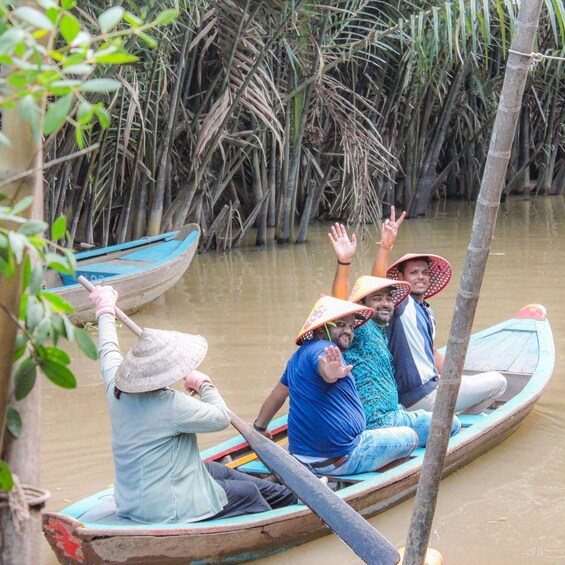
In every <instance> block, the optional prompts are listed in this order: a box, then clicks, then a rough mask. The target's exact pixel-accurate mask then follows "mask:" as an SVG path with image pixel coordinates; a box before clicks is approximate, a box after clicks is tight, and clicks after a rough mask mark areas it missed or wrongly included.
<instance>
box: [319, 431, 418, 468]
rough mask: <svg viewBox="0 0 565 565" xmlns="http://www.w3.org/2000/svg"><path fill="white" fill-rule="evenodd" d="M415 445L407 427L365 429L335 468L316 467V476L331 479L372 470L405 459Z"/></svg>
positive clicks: (415, 438) (414, 433)
mask: <svg viewBox="0 0 565 565" xmlns="http://www.w3.org/2000/svg"><path fill="white" fill-rule="evenodd" d="M417 444H418V436H417V435H416V432H414V430H412V429H411V428H406V427H397V428H379V429H378V430H365V431H364V432H363V433H362V434H361V435H360V436H359V443H358V444H357V446H356V447H355V449H354V450H353V451H352V452H351V453H349V454H348V455H347V457H346V459H345V461H344V462H343V463H342V464H341V465H339V467H335V466H334V465H328V466H327V467H318V468H316V469H315V472H316V473H317V474H318V475H329V476H335V475H355V474H357V473H368V472H370V471H376V470H377V469H379V468H381V467H384V466H385V465H388V463H390V462H392V461H395V460H396V459H401V458H403V457H408V455H410V453H412V451H413V450H414V448H415V447H416V445H417Z"/></svg>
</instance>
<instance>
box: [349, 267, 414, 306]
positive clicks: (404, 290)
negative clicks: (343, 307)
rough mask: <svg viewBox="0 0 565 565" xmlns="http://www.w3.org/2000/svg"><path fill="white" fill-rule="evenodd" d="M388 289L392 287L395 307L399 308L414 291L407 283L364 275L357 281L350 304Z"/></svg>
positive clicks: (350, 296)
mask: <svg viewBox="0 0 565 565" xmlns="http://www.w3.org/2000/svg"><path fill="white" fill-rule="evenodd" d="M388 287H391V293H392V298H393V300H394V305H395V306H398V305H399V304H400V303H401V302H402V301H403V300H404V299H405V298H406V297H407V296H408V295H409V294H410V290H411V289H412V287H411V286H410V283H409V282H406V281H393V280H391V279H383V278H381V277H371V276H369V275H363V276H361V277H359V278H358V279H357V280H356V281H355V285H354V286H353V289H352V290H351V294H350V295H349V298H348V300H349V301H350V302H359V300H361V299H362V298H365V296H368V295H369V294H372V293H373V292H377V291H379V290H383V289H385V288H388Z"/></svg>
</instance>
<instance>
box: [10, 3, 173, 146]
mask: <svg viewBox="0 0 565 565" xmlns="http://www.w3.org/2000/svg"><path fill="white" fill-rule="evenodd" d="M75 4H76V2H75V0H62V1H61V3H60V4H59V2H57V1H53V0H44V1H43V2H39V3H38V5H37V7H31V6H19V7H16V8H15V9H13V10H11V11H10V10H9V6H10V5H6V6H4V3H3V4H2V6H3V7H2V13H3V16H4V18H3V19H2V22H0V24H3V25H0V64H2V66H3V69H4V70H5V72H4V74H3V76H4V77H5V79H4V80H2V84H1V85H0V108H1V109H6V110H9V109H12V108H17V109H18V112H19V114H20V116H21V117H22V118H23V119H24V120H26V121H27V122H28V123H29V124H30V126H31V129H32V132H33V135H34V137H35V139H36V141H37V142H38V143H39V142H40V141H41V134H43V135H45V136H47V135H51V134H53V133H56V132H57V131H58V130H59V129H60V128H61V127H62V126H63V125H64V124H65V122H67V121H68V122H70V123H71V124H72V125H73V126H74V129H75V134H76V139H77V143H78V145H79V147H81V148H82V147H83V146H84V144H85V133H84V132H85V131H86V130H89V129H91V128H92V126H93V125H94V124H95V122H96V120H97V121H98V124H99V125H100V127H102V128H107V127H108V125H109V121H110V120H109V117H108V112H107V110H106V108H105V104H107V103H108V98H105V99H104V95H108V94H111V93H113V92H115V91H116V90H117V89H119V88H120V86H121V85H120V83H119V82H118V81H116V80H114V79H112V78H106V77H105V76H104V75H106V74H108V70H107V69H106V68H105V69H104V71H103V72H102V73H101V74H102V77H95V74H94V73H95V72H96V69H97V67H98V66H99V65H105V66H107V65H114V66H115V65H125V64H129V63H135V62H137V61H138V57H137V56H136V55H133V54H131V53H129V52H128V51H127V49H126V48H125V47H124V38H127V37H131V36H136V37H138V38H139V39H141V40H142V41H144V42H145V43H147V44H148V45H149V46H151V47H154V46H155V45H157V42H156V40H155V39H154V38H152V37H151V36H149V35H148V34H147V33H146V32H147V31H148V30H150V29H152V28H155V27H157V26H162V25H167V24H169V23H171V22H172V21H173V20H174V19H175V18H176V17H177V15H178V12H177V10H175V9H170V10H164V11H162V12H160V13H159V14H157V16H156V17H155V19H154V20H152V21H150V22H144V21H143V20H142V19H140V18H139V17H138V16H136V15H135V14H133V13H131V12H128V11H127V10H126V9H125V8H124V7H122V6H112V7H110V8H108V9H107V10H105V11H104V12H102V13H101V14H100V15H99V16H98V22H97V24H98V25H97V26H96V22H95V21H92V20H87V19H85V18H84V14H82V13H80V12H78V11H76V10H75ZM75 12H76V13H75ZM45 46H49V47H48V48H46V47H45ZM89 95H94V96H95V97H96V104H94V102H93V101H92V100H89V99H88V96H89ZM101 99H102V100H103V101H102V102H101V101H100V100H101ZM44 101H47V108H46V114H45V119H44V120H43V125H42V126H41V121H42V120H41V111H40V108H41V106H42V103H43V102H44ZM77 102H78V104H76V103H77ZM85 105H88V106H90V105H93V106H94V108H95V111H92V112H86V113H85V112H84V111H83V112H82V116H81V118H80V119H79V120H73V112H74V110H73V108H76V107H77V106H78V107H82V106H85ZM41 128H42V131H41ZM9 142H10V140H9V139H7V138H6V137H5V136H4V137H1V138H0V144H4V145H6V144H9Z"/></svg>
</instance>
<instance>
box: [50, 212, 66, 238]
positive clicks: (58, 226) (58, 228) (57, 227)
mask: <svg viewBox="0 0 565 565" xmlns="http://www.w3.org/2000/svg"><path fill="white" fill-rule="evenodd" d="M66 231H67V218H66V217H65V216H59V217H58V218H57V219H56V220H55V221H54V222H53V225H52V226H51V237H52V238H53V240H54V241H57V240H58V239H61V238H62V237H63V236H64V235H65V232H66Z"/></svg>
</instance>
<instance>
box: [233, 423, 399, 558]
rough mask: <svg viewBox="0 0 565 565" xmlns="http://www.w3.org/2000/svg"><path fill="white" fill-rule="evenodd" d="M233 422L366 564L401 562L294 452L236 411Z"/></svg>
mask: <svg viewBox="0 0 565 565" xmlns="http://www.w3.org/2000/svg"><path fill="white" fill-rule="evenodd" d="M231 422H232V424H233V426H234V427H235V428H236V429H237V430H238V431H239V433H240V434H241V435H242V436H243V437H244V438H245V439H246V440H247V442H248V443H249V445H250V446H251V448H252V449H253V450H254V451H255V452H256V453H257V455H258V456H259V458H260V459H261V461H263V463H264V464H265V466H266V467H267V468H268V469H269V470H270V471H271V472H272V473H274V474H276V475H278V476H279V477H280V479H281V480H282V482H283V483H284V484H285V485H286V486H287V487H288V488H289V489H290V490H291V491H292V492H293V493H294V494H295V495H296V496H297V497H298V498H299V499H300V500H301V501H302V502H303V503H304V504H305V505H306V506H308V508H310V510H312V512H314V513H315V514H316V515H317V516H318V518H320V519H321V520H322V521H323V522H325V524H326V525H327V526H328V527H329V528H330V529H331V530H332V531H333V532H334V533H335V534H336V535H337V536H338V537H339V538H340V539H341V540H343V541H344V542H345V543H346V544H347V545H348V546H349V547H350V548H351V549H352V550H353V551H354V552H355V553H356V554H357V555H358V556H359V557H360V558H361V559H362V560H363V561H364V562H365V563H369V564H370V565H396V564H397V563H398V562H399V561H400V555H399V553H398V551H397V550H396V548H395V547H394V546H393V545H392V544H391V543H390V542H389V541H388V540H387V539H386V538H385V537H384V536H383V535H382V534H380V533H379V532H378V531H377V530H376V529H375V528H373V526H371V524H369V522H367V520H365V518H363V517H362V516H361V515H360V514H358V513H357V512H356V511H355V510H353V508H351V506H349V505H348V504H347V502H345V501H344V500H343V499H341V498H340V497H339V496H337V495H336V494H335V493H334V492H333V491H332V490H331V489H330V488H328V487H327V486H326V485H324V484H322V482H321V481H320V480H318V479H317V478H316V476H315V475H314V474H312V473H311V472H310V471H309V470H308V469H307V468H306V467H304V465H302V464H301V463H299V462H298V461H297V460H296V459H295V458H294V457H293V456H292V455H290V454H289V453H287V452H286V451H285V450H284V449H282V448H281V447H279V446H278V445H276V444H275V443H273V442H272V441H271V440H269V439H267V438H266V437H265V436H263V435H261V434H260V433H258V432H257V431H255V430H254V429H253V428H251V426H249V425H247V424H246V423H245V422H244V421H243V420H242V419H241V418H239V417H238V416H236V415H235V414H234V413H233V412H232V413H231Z"/></svg>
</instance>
